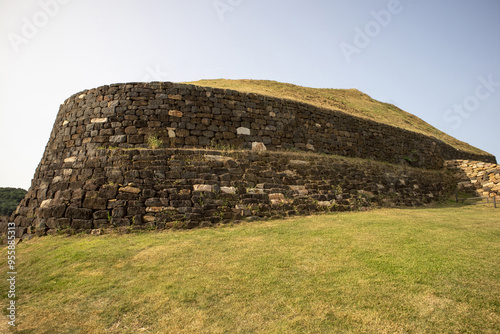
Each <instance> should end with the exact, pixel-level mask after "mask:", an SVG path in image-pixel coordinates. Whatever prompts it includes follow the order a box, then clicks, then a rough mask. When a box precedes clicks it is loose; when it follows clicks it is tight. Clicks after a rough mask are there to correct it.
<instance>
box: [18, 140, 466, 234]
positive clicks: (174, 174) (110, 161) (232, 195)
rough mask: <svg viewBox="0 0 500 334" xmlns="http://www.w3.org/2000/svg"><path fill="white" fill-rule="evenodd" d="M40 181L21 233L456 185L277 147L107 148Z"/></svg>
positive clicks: (222, 217) (406, 201) (331, 206)
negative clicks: (256, 149) (227, 149)
mask: <svg viewBox="0 0 500 334" xmlns="http://www.w3.org/2000/svg"><path fill="white" fill-rule="evenodd" d="M37 175H38V178H36V179H34V180H33V184H32V187H31V189H30V190H29V192H28V194H27V196H26V198H25V199H24V200H23V201H22V202H21V204H20V206H19V207H18V209H17V211H16V213H15V214H14V215H13V216H12V219H14V220H15V223H16V226H17V234H18V237H24V238H26V237H30V236H31V235H44V234H47V233H48V234H54V233H58V232H66V233H79V232H91V231H93V230H94V231H93V232H94V233H100V232H102V231H103V230H105V229H109V228H114V227H118V228H121V229H122V230H128V229H163V228H172V227H183V228H193V227H197V226H211V225H214V224H219V223H227V222H230V221H239V220H246V219H250V220H252V219H259V218H266V217H285V216H293V215H306V214H310V213H315V212H330V211H347V210H366V209H368V208H370V207H386V206H388V207H390V206H419V205H423V204H426V203H430V202H434V201H437V200H440V199H443V198H445V197H446V196H449V194H450V193H452V191H453V190H454V189H455V187H456V180H455V179H454V178H453V177H452V176H450V175H447V174H445V173H444V172H441V171H431V170H423V169H417V168H410V167H402V166H395V165H391V164H387V163H380V162H375V161H370V160H361V159H351V158H342V157H335V156H327V155H319V154H312V153H311V154H304V153H287V152H269V151H267V152H252V151H234V152H224V151H209V150H193V149H162V150H146V149H143V150H139V149H130V150H124V149H115V150H108V149H100V150H95V151H93V152H92V154H89V155H85V156H82V158H79V157H74V158H68V159H66V160H65V162H64V163H57V164H52V165H41V166H39V170H38V171H37Z"/></svg>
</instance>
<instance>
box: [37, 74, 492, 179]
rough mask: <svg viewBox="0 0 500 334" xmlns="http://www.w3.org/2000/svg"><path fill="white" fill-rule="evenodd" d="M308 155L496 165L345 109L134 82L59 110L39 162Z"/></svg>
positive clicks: (85, 95)
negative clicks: (195, 154)
mask: <svg viewBox="0 0 500 334" xmlns="http://www.w3.org/2000/svg"><path fill="white" fill-rule="evenodd" d="M148 138H159V139H160V140H161V142H162V143H163V146H165V147H179V148H182V147H199V148H207V147H210V146H212V147H234V148H242V149H250V148H252V143H263V144H264V145H265V146H266V147H267V149H269V150H282V149H285V150H288V149H295V150H304V151H314V152H320V153H327V154H338V155H343V156H351V157H362V158H367V159H374V160H380V161H387V162H392V163H406V164H410V165H412V166H416V167H417V166H418V167H425V168H435V169H438V168H441V167H442V166H443V162H444V160H443V159H446V160H451V159H474V160H481V161H487V162H496V161H495V158H494V157H493V156H491V155H484V156H481V155H474V154H470V153H466V152H461V151H458V150H457V149H455V148H453V147H451V146H449V145H447V144H445V143H443V142H441V141H439V140H437V139H435V138H431V137H427V136H424V135H421V134H418V133H415V132H410V131H406V130H403V129H400V128H396V127H392V126H388V125H384V124H380V123H376V122H374V121H370V120H367V119H362V118H358V117H353V116H350V115H348V114H345V113H343V112H341V111H332V110H326V109H320V108H317V107H314V106H311V105H308V104H304V103H298V102H294V101H289V100H282V99H275V98H270V97H265V96H261V95H255V94H245V93H239V92H236V91H230V90H222V89H213V88H206V87H198V86H193V85H184V84H173V83H131V84H116V85H110V86H103V87H99V88H96V89H91V90H87V91H83V92H81V93H78V94H75V95H73V96H72V97H70V98H69V99H67V100H66V101H65V102H64V104H63V105H62V106H61V108H60V110H59V113H58V115H57V119H56V122H55V124H54V128H53V131H52V134H51V137H50V141H49V144H48V146H47V149H46V151H45V155H44V157H43V159H42V162H41V167H42V168H44V167H46V168H51V167H50V164H52V163H53V162H62V161H63V160H64V159H68V158H74V157H78V156H85V155H87V152H89V151H92V150H94V149H96V148H98V147H119V148H145V147H147V142H148Z"/></svg>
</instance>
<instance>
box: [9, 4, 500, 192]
mask: <svg viewBox="0 0 500 334" xmlns="http://www.w3.org/2000/svg"><path fill="white" fill-rule="evenodd" d="M499 18H500V1H499V0H476V1H470V0H438V1H430V0H400V1H397V0H390V1H388V0H380V1H379V0H369V1H368V0H359V1H353V0H310V1H297V0H286V1H285V0H266V1H264V0H162V1H160V0H140V1H139V0H136V1H132V0H99V1H98V0H85V1H83V0H22V1H14V0H0V43H1V45H0V143H1V144H0V187H7V186H10V187H22V188H25V189H27V188H28V187H29V185H30V182H31V178H32V177H33V174H34V172H35V169H36V167H37V165H38V163H39V161H40V159H41V156H42V154H43V151H44V148H45V145H46V143H47V141H48V139H49V135H50V131H51V129H52V125H53V123H54V120H55V117H56V114H57V112H58V109H59V105H60V104H61V103H62V102H63V101H64V100H65V99H66V98H68V97H69V96H71V95H72V94H74V93H77V92H79V91H81V90H84V89H89V88H94V87H97V86H100V85H105V84H111V83H120V82H131V81H175V82H180V81H192V80H199V79H212V78H229V79H269V80H277V81H281V82H288V83H293V84H297V85H302V86H308V87H322V88H357V89H359V90H361V91H363V92H365V93H367V94H369V95H370V96H371V97H373V98H375V99H377V100H381V101H384V102H390V103H393V104H395V105H397V106H399V107H400V108H402V109H404V110H406V111H408V112H410V113H412V114H415V115H417V116H418V117H420V118H422V119H423V120H425V121H427V122H428V123H430V124H432V125H433V126H435V127H437V128H439V129H440V130H442V131H444V132H446V133H448V134H450V135H452V136H454V137H456V138H458V139H460V140H462V141H465V142H468V143H470V144H472V145H474V146H476V147H479V148H481V149H483V150H486V151H488V152H490V153H492V154H495V155H496V156H497V157H500V140H499V139H498V138H499V128H500V19H499Z"/></svg>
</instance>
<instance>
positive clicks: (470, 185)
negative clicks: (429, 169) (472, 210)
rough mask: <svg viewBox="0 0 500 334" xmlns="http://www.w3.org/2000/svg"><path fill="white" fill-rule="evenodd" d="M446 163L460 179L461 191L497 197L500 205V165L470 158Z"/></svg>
mask: <svg viewBox="0 0 500 334" xmlns="http://www.w3.org/2000/svg"><path fill="white" fill-rule="evenodd" d="M445 165H446V167H447V168H448V169H450V170H451V171H453V172H454V173H455V177H456V178H457V179H458V180H459V183H458V190H459V191H465V192H471V193H475V194H476V195H477V196H479V197H496V199H497V201H498V203H499V205H500V165H497V164H492V163H486V162H482V161H469V160H450V161H446V163H445Z"/></svg>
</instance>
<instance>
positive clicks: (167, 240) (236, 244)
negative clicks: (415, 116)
mask: <svg viewBox="0 0 500 334" xmlns="http://www.w3.org/2000/svg"><path fill="white" fill-rule="evenodd" d="M3 252H4V254H5V253H6V250H5V248H3ZM499 254H500V210H499V209H496V210H495V209H493V208H492V207H491V206H465V207H464V206H460V207H459V206H453V207H444V208H424V209H384V210H375V211H371V212H358V213H342V214H328V215H321V216H310V217H304V218H295V219H287V220H276V221H266V222H254V223H242V224H238V225H234V226H225V227H221V228H211V229H197V230H189V231H184V230H178V231H166V232H161V233H154V232H152V233H144V234H132V235H123V236H121V235H105V236H99V237H90V236H83V237H78V236H77V237H63V236H61V237H43V238H37V239H34V240H31V241H29V242H24V243H20V244H19V245H18V246H17V256H18V262H19V263H18V267H17V272H18V282H17V286H16V290H17V294H18V297H19V299H18V301H17V304H18V305H17V307H18V309H17V319H18V326H16V330H17V333H37V334H38V333H51V334H52V333H498V332H499V331H500V314H499V312H500V297H499V296H500V259H499ZM6 257H7V255H6V254H5V255H4V256H2V258H1V260H0V270H1V272H3V273H4V274H3V276H4V277H5V276H6V275H7V274H6V273H7V271H8V270H7V267H6ZM0 288H1V289H2V291H5V293H2V299H3V301H4V303H3V304H4V305H6V302H7V301H8V299H7V293H6V291H8V287H7V282H6V280H5V279H3V280H1V284H0ZM3 309H4V313H5V312H6V311H5V307H3ZM6 323H7V318H6V317H4V320H2V321H1V325H0V332H5V333H8V329H7V327H8V326H7V325H6Z"/></svg>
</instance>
